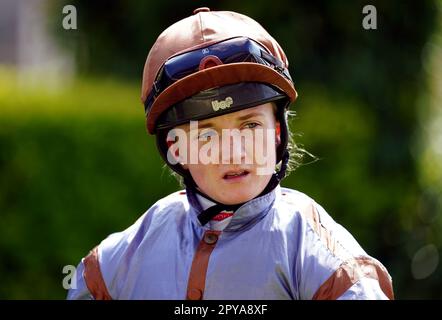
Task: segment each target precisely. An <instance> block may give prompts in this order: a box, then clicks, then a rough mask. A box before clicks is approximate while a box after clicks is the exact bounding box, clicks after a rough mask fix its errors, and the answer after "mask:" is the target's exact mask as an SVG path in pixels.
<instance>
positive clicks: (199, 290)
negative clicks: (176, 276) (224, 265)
mask: <svg viewBox="0 0 442 320" xmlns="http://www.w3.org/2000/svg"><path fill="white" fill-rule="evenodd" d="M220 234H221V231H214V230H207V231H206V232H205V233H204V235H203V238H202V239H201V241H200V243H199V244H198V248H197V249H196V252H195V256H194V257H193V261H192V267H191V269H190V274H189V281H188V283H187V294H186V299H187V300H202V299H203V297H204V288H205V285H206V273H207V266H208V264H209V258H210V254H211V253H212V251H213V249H215V246H216V243H217V242H218V237H219V235H220Z"/></svg>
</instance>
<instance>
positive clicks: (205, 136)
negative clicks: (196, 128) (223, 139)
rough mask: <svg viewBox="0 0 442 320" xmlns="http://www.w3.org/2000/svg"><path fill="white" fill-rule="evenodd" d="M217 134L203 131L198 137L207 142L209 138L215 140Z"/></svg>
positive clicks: (213, 131) (212, 131)
mask: <svg viewBox="0 0 442 320" xmlns="http://www.w3.org/2000/svg"><path fill="white" fill-rule="evenodd" d="M216 134H217V133H216V131H215V130H203V131H201V132H200V134H199V135H198V140H200V141H207V140H209V138H213V137H214V136H215V135H216Z"/></svg>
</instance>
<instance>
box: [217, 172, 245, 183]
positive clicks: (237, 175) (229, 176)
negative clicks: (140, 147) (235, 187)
mask: <svg viewBox="0 0 442 320" xmlns="http://www.w3.org/2000/svg"><path fill="white" fill-rule="evenodd" d="M249 174H250V172H249V171H247V170H238V171H229V172H227V173H226V174H225V175H224V177H223V179H224V180H227V181H232V182H233V181H239V180H242V179H244V178H245V177H246V176H248V175H249Z"/></svg>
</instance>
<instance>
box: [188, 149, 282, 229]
mask: <svg viewBox="0 0 442 320" xmlns="http://www.w3.org/2000/svg"><path fill="white" fill-rule="evenodd" d="M288 161H289V153H288V151H287V150H285V151H284V153H283V155H282V159H281V168H280V169H279V171H277V172H275V173H274V174H273V175H272V177H271V178H270V181H269V183H267V186H266V187H265V188H264V190H263V191H262V192H261V193H260V194H259V195H257V196H256V197H255V198H259V197H261V196H263V195H265V194H267V193H269V192H271V191H273V190H274V189H275V188H276V187H277V185H278V184H279V183H280V182H281V180H282V179H284V177H285V172H286V170H287V165H288ZM184 184H185V185H186V189H187V190H189V191H193V192H196V193H199V194H200V195H202V196H203V197H205V198H206V199H209V200H210V201H212V202H214V203H215V205H214V206H211V207H210V208H208V209H206V210H204V211H202V212H201V213H200V214H199V215H198V220H199V221H200V223H201V225H205V224H206V223H207V222H209V221H210V220H212V218H213V217H214V216H216V215H217V214H218V213H220V212H221V211H223V210H227V211H236V210H237V209H238V208H239V207H241V206H242V205H243V204H244V203H245V202H243V203H238V204H233V205H232V204H231V205H229V204H223V203H220V202H218V201H216V200H214V199H212V198H211V197H209V196H208V195H207V194H205V193H203V192H202V191H201V190H199V189H198V186H197V185H196V183H195V181H194V180H193V179H192V176H190V174H187V175H185V176H184ZM255 198H254V199H255ZM249 201H250V200H249Z"/></svg>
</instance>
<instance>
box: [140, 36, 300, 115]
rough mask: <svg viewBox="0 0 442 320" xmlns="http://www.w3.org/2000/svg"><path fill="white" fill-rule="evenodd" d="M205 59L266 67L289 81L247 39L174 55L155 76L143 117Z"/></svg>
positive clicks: (284, 70)
mask: <svg viewBox="0 0 442 320" xmlns="http://www.w3.org/2000/svg"><path fill="white" fill-rule="evenodd" d="M208 56H211V57H214V58H215V59H216V60H218V61H220V62H221V63H222V64H229V63H239V62H254V63H259V64H262V65H266V66H269V67H271V68H273V69H275V70H277V71H278V72H279V73H281V74H282V75H283V76H284V77H285V78H287V79H288V80H290V81H292V79H291V77H290V74H289V72H288V70H287V68H285V66H284V64H283V62H282V61H280V60H279V59H277V58H275V57H274V56H273V55H271V54H270V53H268V52H267V50H266V49H265V48H264V47H263V46H261V45H260V44H258V43H257V42H256V41H253V40H251V39H249V38H245V37H240V38H232V39H229V40H226V41H223V42H219V43H216V44H213V45H211V46H208V47H205V48H199V49H197V50H193V51H190V52H186V53H183V54H180V55H177V56H175V57H172V58H170V59H169V60H167V61H166V63H165V64H164V65H163V67H162V68H161V69H160V71H159V72H158V75H157V77H156V79H155V81H154V83H153V88H152V91H151V92H150V94H149V96H148V97H147V99H146V101H145V103H144V108H145V112H146V115H147V114H148V113H149V111H150V107H151V106H152V104H153V101H154V99H155V98H156V97H157V96H158V95H159V94H160V93H161V92H163V91H164V90H165V89H166V88H167V87H169V86H170V85H171V84H173V83H174V82H176V81H177V80H179V79H182V78H184V77H186V76H188V75H190V74H192V73H195V72H197V71H199V70H200V68H201V67H200V65H201V63H202V62H203V61H204V59H205V58H206V57H208Z"/></svg>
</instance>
